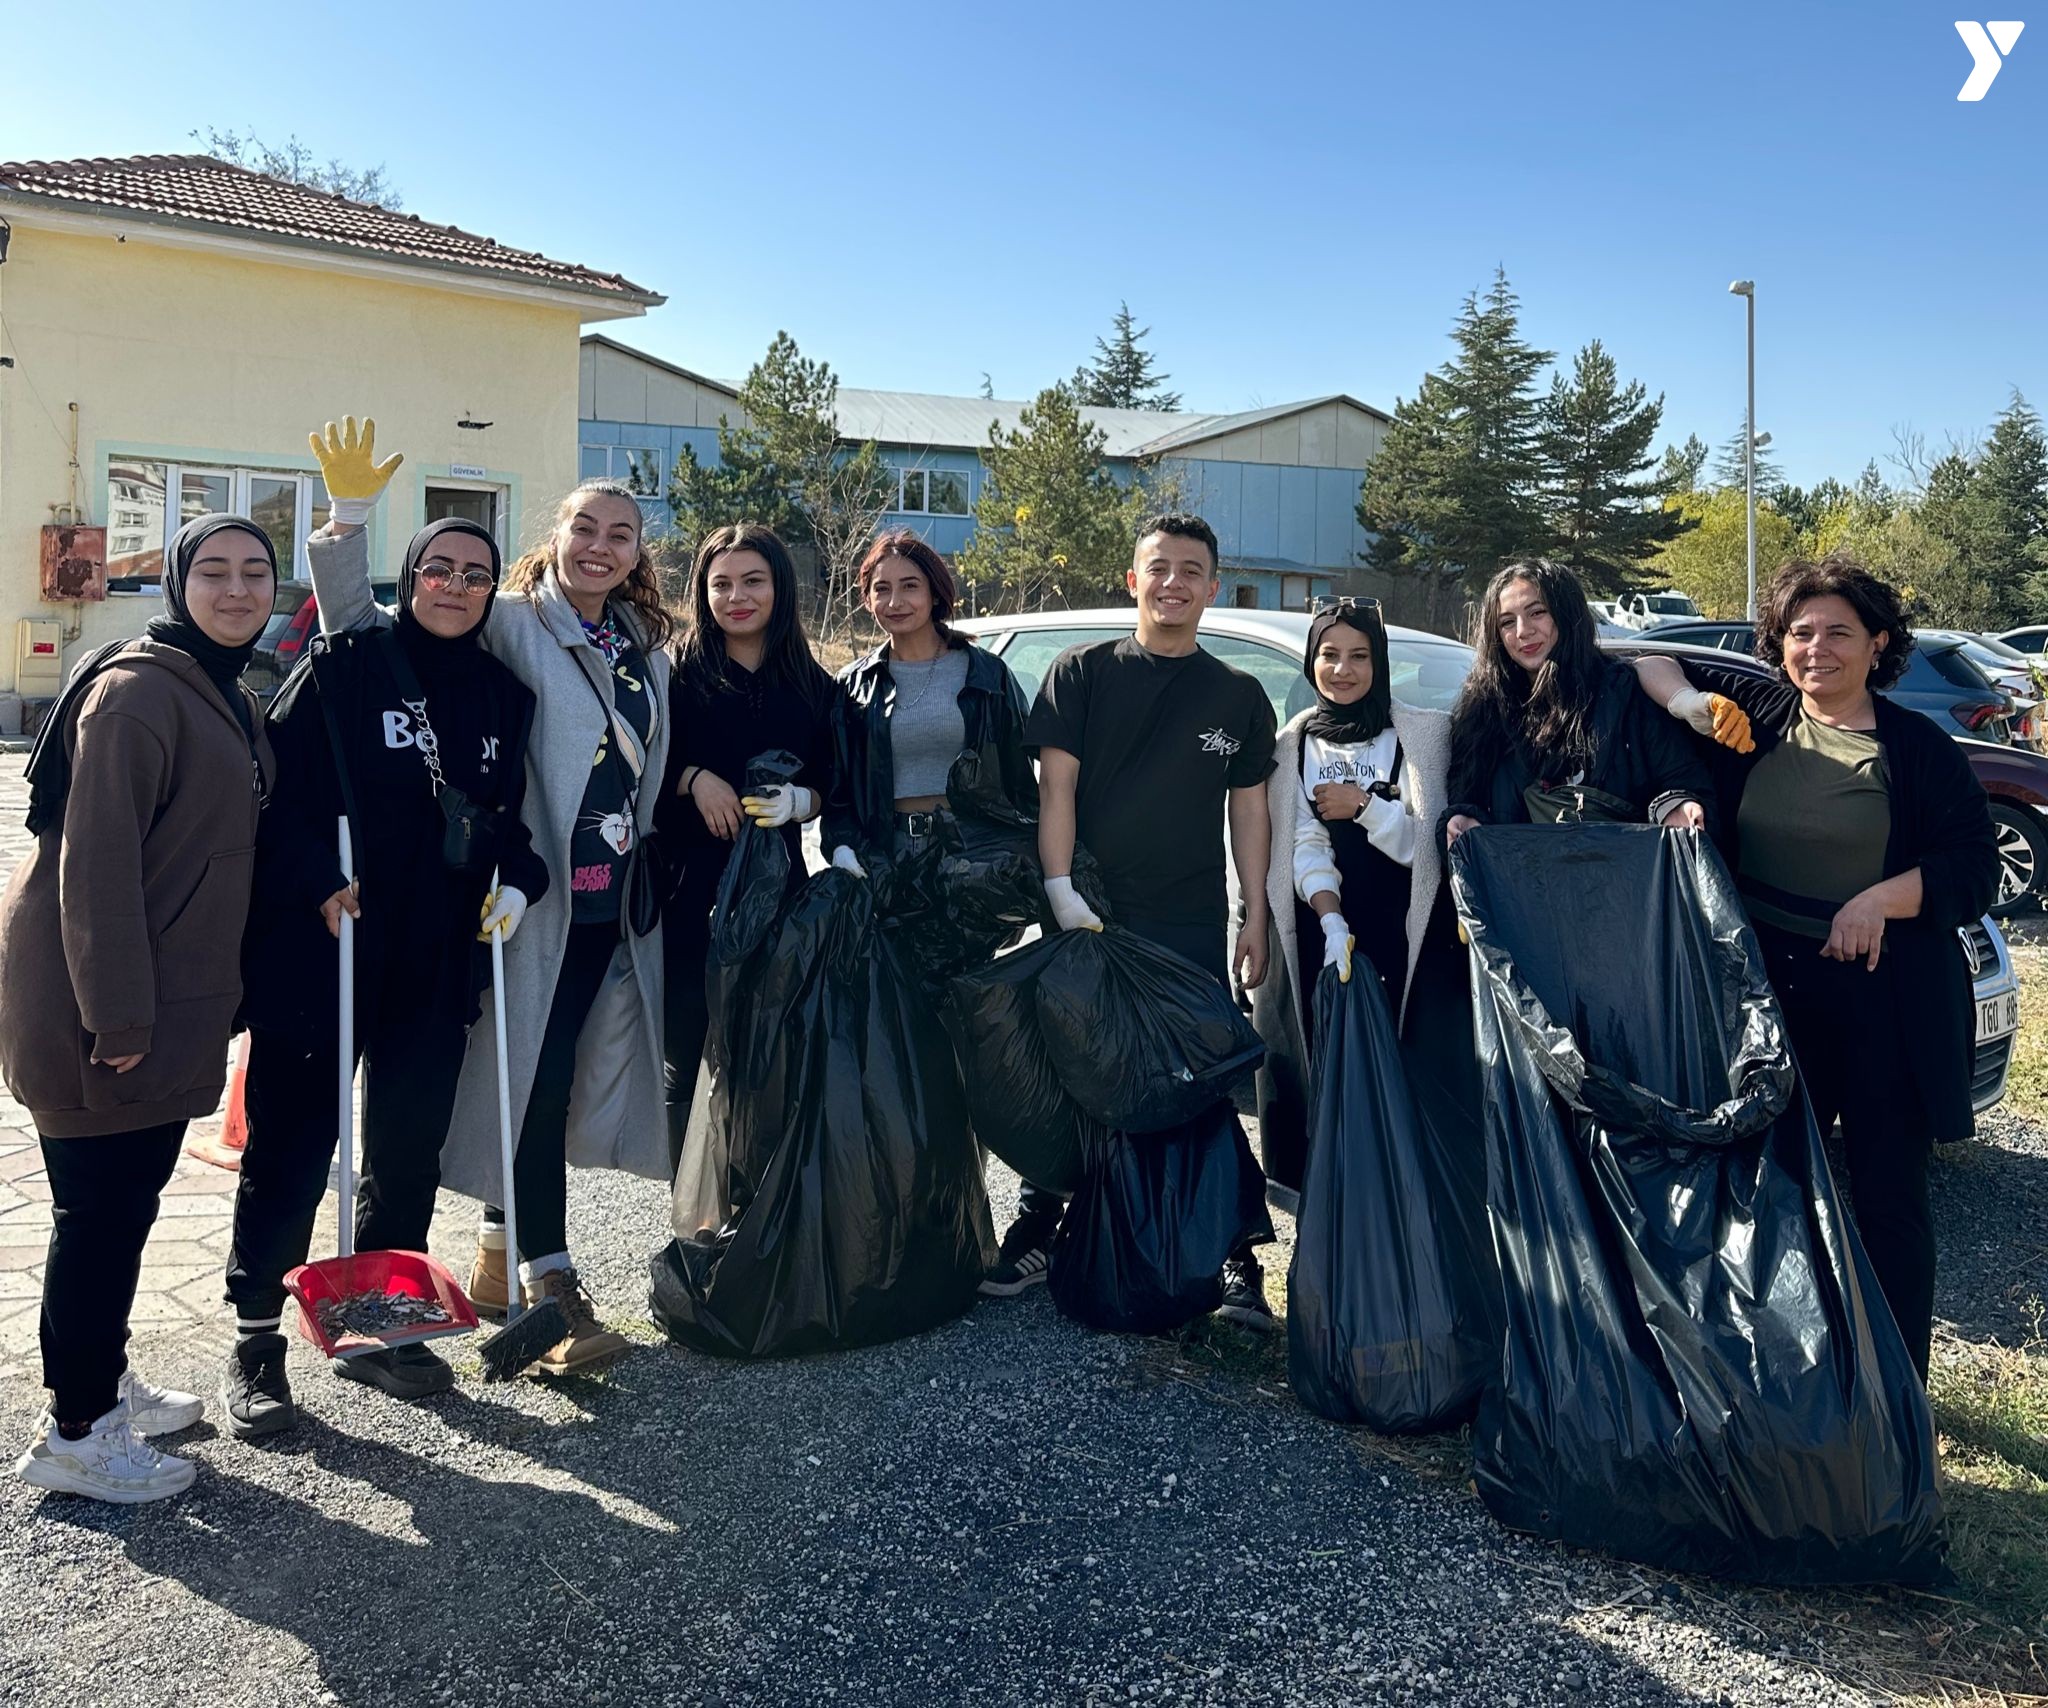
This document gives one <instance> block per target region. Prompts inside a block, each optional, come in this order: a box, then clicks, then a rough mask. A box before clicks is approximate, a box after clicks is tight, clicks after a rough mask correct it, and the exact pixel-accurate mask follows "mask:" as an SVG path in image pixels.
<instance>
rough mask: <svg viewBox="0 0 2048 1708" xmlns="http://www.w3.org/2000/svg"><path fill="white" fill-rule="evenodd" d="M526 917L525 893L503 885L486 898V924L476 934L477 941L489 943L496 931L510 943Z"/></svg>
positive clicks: (508, 885)
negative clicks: (513, 934)
mask: <svg viewBox="0 0 2048 1708" xmlns="http://www.w3.org/2000/svg"><path fill="white" fill-rule="evenodd" d="M525 917H526V895H525V893H524V892H523V891H521V890H518V889H515V888H514V887H513V886H512V885H510V884H504V885H501V886H500V887H499V888H497V889H495V890H493V891H492V892H491V893H490V894H489V895H487V896H485V897H484V924H483V929H482V930H481V931H479V932H478V933H477V934H476V940H477V941H478V942H479V943H488V942H489V941H490V940H491V933H492V932H494V931H495V932H497V933H499V934H500V935H501V936H502V937H503V938H504V939H505V941H506V942H507V943H509V942H511V941H512V933H513V932H515V931H517V930H518V929H519V922H520V921H521V920H522V919H524V918H525Z"/></svg>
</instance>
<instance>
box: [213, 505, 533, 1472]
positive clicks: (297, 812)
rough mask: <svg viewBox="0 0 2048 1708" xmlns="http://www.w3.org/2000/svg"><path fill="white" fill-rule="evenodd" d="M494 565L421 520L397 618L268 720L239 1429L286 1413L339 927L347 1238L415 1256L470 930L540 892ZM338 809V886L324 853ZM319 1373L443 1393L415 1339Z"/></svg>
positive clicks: (230, 1382) (323, 1107)
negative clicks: (348, 1015) (497, 626)
mask: <svg viewBox="0 0 2048 1708" xmlns="http://www.w3.org/2000/svg"><path fill="white" fill-rule="evenodd" d="M498 573H499V564H498V547H497V542H496V541H495V540H494V539H493V538H492V537H491V535H490V534H489V533H488V532H487V531H486V530H485V529H483V528H481V527H479V526H477V525H476V524H475V523H473V522H464V521H456V520H448V521H441V522H435V523H433V524H431V525H430V526H428V527H426V528H423V529H421V530H420V531H419V533H417V534H415V535H414V536H413V539H412V543H411V545H410V546H408V547H407V549H406V554H405V562H404V566H403V567H402V568H401V570H400V571H399V581H398V593H399V603H398V618H397V622H396V623H395V625H393V626H392V627H390V628H376V629H358V630H354V631H351V632H349V633H345V634H337V635H329V636H327V637H325V638H324V639H322V640H321V641H319V642H318V643H316V644H315V646H314V648H313V651H312V653H311V655H310V656H309V657H308V658H307V660H306V662H305V663H304V664H302V665H301V666H300V667H299V668H298V670H297V671H295V672H294V673H293V675H292V677H291V679H290V680H289V681H288V682H287V683H286V684H285V685H284V688H283V689H282V690H281V691H280V692H279V694H278V697H277V700H276V702H275V704H274V705H273V706H272V707H271V709H270V714H269V718H268V726H269V732H270V740H271V744H272V746H273V747H274V748H275V750H276V752H277V754H278V759H279V778H278V786H277V789H276V792H275V793H274V795H273V796H272V798H271V804H270V811H269V812H268V813H267V814H265V816H264V821H263V830H262V834H261V835H260V836H259V837H258V839H257V845H256V885H255V906H254V909H253V912H252V924H251V928H250V931H249V934H248V938H247V941H246V943H245V947H244V957H243V958H244V961H245V964H246V971H247V976H246V985H247V990H248V1003H247V1009H246V1012H247V1013H248V1014H249V1015H250V1017H251V1026H250V1034H251V1038H250V1053H249V1078H248V1110H249V1144H248V1149H247V1150H246V1151H245V1153H244V1154H243V1159H242V1177H241V1183H240V1186H239V1187H238V1188H237V1191H236V1196H235V1230H234V1247H233V1251H232V1253H231V1255H230V1257H229V1261H228V1301H229V1303H231V1304H232V1305H233V1306H234V1307H235V1316H236V1331H237V1332H236V1339H235V1345H234V1349H233V1351H232V1352H231V1354H230V1355H229V1358H228V1365H227V1373H226V1376H225V1378H224V1380H223V1383H222V1396H221V1397H222V1403H223V1405H224V1407H225V1409H226V1411H227V1415H228V1423H229V1427H230V1428H231V1429H232V1430H233V1431H234V1433H235V1434H236V1435H238V1436H242V1437H244V1438H245V1439H246V1438H248V1437H252V1436H258V1435H268V1434H271V1433H273V1432H275V1431H277V1430H280V1429H288V1428H290V1427H291V1425H292V1424H293V1423H294V1422H296V1421H297V1412H296V1410H295V1408H294V1405H293V1402H292V1397H291V1389H290V1387H289V1385H288V1384H287V1382H286V1380H285V1356H284V1354H285V1342H284V1337H283V1334H282V1333H281V1332H280V1324H281V1319H282V1315H283V1309H284V1300H285V1294H284V1277H285V1274H286V1272H287V1271H288V1270H290V1269H291V1268H292V1267H293V1266H294V1265H296V1264H300V1263H303V1262H305V1260H306V1257H307V1254H308V1250H309V1248H310V1245H311V1240H312V1232H313V1221H314V1216H315V1213H316V1211H317V1209H318V1207H319V1203H320V1198H321V1194H322V1193H323V1192H324V1191H325V1189H326V1185H327V1171H328V1167H329V1165H330V1163H331V1162H332V1161H333V1157H334V1145H335V1131H336V1128H337V1126H338V1116H339V1110H338V1109H337V1107H336V1103H335V1099H336V1097H337V1095H338V1093H337V1091H336V1085H337V1081H338V1077H339V1068H340V1063H339V1062H338V1060H337V1058H336V1053H335V1052H336V1048H337V1044H338V1032H339V1026H338V1022H339V1014H338V1012H337V1002H336V998H337V995H338V991H337V984H338V978H337V969H336V954H337V949H336V942H335V940H336V938H337V937H338V936H339V935H340V930H341V916H342V914H344V913H346V914H348V915H349V917H350V918H351V919H353V920H354V921H355V922H356V925H355V943H356V973H355V979H356V984H355V992H356V1012H355V1043H356V1049H357V1052H358V1054H359V1056H360V1057H361V1058H362V1059H364V1060H366V1061H367V1062H368V1064H369V1073H368V1084H367V1092H366V1095H365V1099H364V1109H363V1170H362V1185H361V1189H360V1191H359V1193H358V1195H357V1199H356V1205H355V1223H356V1248H357V1249H358V1250H359V1251H384V1250H395V1251H420V1250H424V1249H425V1247H426V1243H427V1227H428V1224H429V1222H430V1221H431V1220H432V1219H433V1213H434V1193H435V1190H436V1188H437V1186H438V1185H439V1182H440V1155H441V1146H442V1141H443V1140H444V1138H445V1137H446V1135H447V1132H448V1124H449V1117H450V1114H451V1113H452V1111H453V1109H454V1107H455V1089H456V1083H457V1080H458V1079H459V1077H460V1075H461V1071H462V1062H463V1054H464V1049H465V1046H466V1043H467V1037H468V1029H469V1027H470V1025H471V1023H472V1022H473V1021H474V1020H475V1019H476V1017H477V1015H478V1012H479V1009H480V1001H479V999H480V996H481V993H482V992H483V990H484V989H485V987H486V985H487V983H488V979H489V969H490V963H489V960H488V958H487V955H486V953H485V950H484V948H483V947H482V945H483V944H484V943H486V942H487V941H488V939H487V938H485V937H483V936H482V934H481V933H480V932H479V929H478V927H479V925H480V924H481V925H482V926H483V927H484V928H485V929H487V930H488V929H496V928H502V929H503V930H504V932H505V934H506V935H507V936H509V935H510V934H511V932H512V931H513V930H514V929H515V928H516V927H517V925H518V923H519V920H520V918H521V917H522V916H523V915H524V913H525V911H526V909H527V907H528V906H529V904H531V903H533V902H535V901H537V900H539V899H540V897H541V895H542V894H543V893H544V892H545V891H546V889H547V885H548V873H547V867H546V865H545V863H544V862H543V861H542V860H541V858H540V857H539V856H538V855H537V854H536V853H535V852H534V850H533V842H532V837H531V834H530V833H529V832H528V830H527V827H526V825H525V824H524V823H523V822H522V821H521V818H520V809H521V807H522V806H523V804H524V802H525V796H526V745H527V735H528V732H529V731H530V729H531V728H532V725H533V714H534V697H533V694H532V692H531V690H529V689H528V688H526V687H525V686H524V685H522V684H521V683H520V682H519V681H518V679H517V678H515V677H514V676H513V674H512V673H511V671H510V670H508V669H507V668H506V667H505V665H503V664H502V663H500V662H499V661H498V660H497V659H495V658H493V657H492V656H491V655H490V654H489V653H487V652H485V651H484V650H483V648H482V647H481V646H480V645H479V644H478V637H479V635H480V634H481V633H482V630H483V624H484V619H485V617H486V616H487V615H488V614H489V612H490V610H491V607H492V604H493V602H494V601H495V599H496V597H497V585H498ZM344 816H345V817H346V818H347V820H348V822H349V827H350V832H351V840H352V844H353V848H352V852H353V857H354V866H355V872H356V880H355V882H354V883H353V884H350V883H345V882H344V881H343V878H342V873H341V868H340V860H339V854H338V848H337V820H339V819H341V818H342V817H344ZM494 869H495V870H496V871H497V872H498V873H499V878H500V881H499V887H498V888H497V890H496V891H495V892H492V891H491V874H492V872H493V870H494ZM334 1370H335V1373H336V1374H337V1375H341V1376H346V1377H348V1378H350V1379H351V1380H354V1381H359V1382H367V1383H369V1384H371V1385H372V1386H374V1387H378V1388H381V1389H383V1390H384V1392H386V1393H388V1394H393V1395H396V1396H398V1397H400V1398H406V1399H411V1398H417V1397H419V1396H421V1395H424V1394H431V1393H437V1392H439V1391H441V1390H442V1389H444V1388H446V1387H448V1386H449V1385H450V1383H451V1382H452V1381H453V1376H452V1374H451V1372H450V1370H449V1368H448V1366H447V1364H445V1363H444V1362H443V1361H442V1360H441V1359H440V1358H438V1357H437V1356H435V1354H434V1353H433V1352H431V1351H430V1350H428V1348H426V1347H425V1346H423V1345H414V1346H407V1347H402V1348H399V1349H397V1350H394V1351H391V1352H373V1353H369V1354H367V1355H365V1356H362V1357H359V1358H351V1359H336V1360H335V1363H334Z"/></svg>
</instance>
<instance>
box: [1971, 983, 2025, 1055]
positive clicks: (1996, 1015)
mask: <svg viewBox="0 0 2048 1708" xmlns="http://www.w3.org/2000/svg"><path fill="white" fill-rule="evenodd" d="M2019 1029H2020V995H2019V992H2018V991H2009V992H2008V993H2007V994H2005V995H2004V996H1987V997H1986V998H1984V1000H1983V1001H1982V1002H1980V1003H1978V1004H1977V1042H1978V1043H1980V1044H1983V1043H1988V1042H1989V1041H1990V1040H1991V1039H1993V1038H2003V1037H2004V1036H2005V1035H2006V1033H2008V1032H2017V1031H2018V1030H2019Z"/></svg>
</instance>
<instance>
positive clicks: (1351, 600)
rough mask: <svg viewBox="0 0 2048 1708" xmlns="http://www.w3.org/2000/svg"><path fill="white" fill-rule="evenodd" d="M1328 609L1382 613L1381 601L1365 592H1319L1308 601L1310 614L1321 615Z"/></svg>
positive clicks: (1376, 614) (1313, 615) (1312, 615)
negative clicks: (1340, 593)
mask: <svg viewBox="0 0 2048 1708" xmlns="http://www.w3.org/2000/svg"><path fill="white" fill-rule="evenodd" d="M1328 611H1370V612H1371V613H1372V614H1373V615H1374V616H1375V617H1377V616H1378V615H1379V614H1380V602H1379V601H1378V600H1377V599H1375V598H1372V597H1371V596H1370V595H1369V594H1364V593H1346V594H1342V595H1339V594H1335V593H1319V594H1317V595H1316V596H1315V597H1314V598H1313V599H1311V600H1310V601H1309V602H1308V614H1309V615H1310V616H1311V617H1320V616H1322V615H1323V614H1324V613H1325V612H1328Z"/></svg>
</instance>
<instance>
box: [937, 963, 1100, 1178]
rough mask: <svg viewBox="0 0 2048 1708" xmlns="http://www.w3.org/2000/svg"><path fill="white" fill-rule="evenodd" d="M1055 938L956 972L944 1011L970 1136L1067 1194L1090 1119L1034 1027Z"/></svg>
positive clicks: (1078, 1175) (1026, 1175)
mask: <svg viewBox="0 0 2048 1708" xmlns="http://www.w3.org/2000/svg"><path fill="white" fill-rule="evenodd" d="M1059 941H1060V940H1059V938H1058V937H1057V936H1054V937H1049V938H1041V939H1040V940H1039V941H1038V942H1036V943H1033V944H1030V945H1028V946H1027V947H1025V948H1022V949H1018V950H1016V951H1014V952H1013V953H1011V954H1008V955H1004V956H1003V957H1002V958H1001V959H999V960H997V961H994V962H991V963H990V964H989V965H988V966H986V967H983V968H981V969H980V970H979V971H976V972H971V973H963V974H962V975H961V976H960V977H958V978H956V979H954V980H953V981H952V984H951V987H950V1000H949V1002H948V1003H947V1007H946V1014H947V1018H948V1021H949V1023H950V1024H951V1025H952V1027H953V1032H954V1040H955V1043H956V1044H957V1046H958V1049H959V1054H960V1077H961V1079H962V1081H963V1082H964V1084H965V1086H966V1089H967V1105H968V1110H969V1113H970V1114H972V1116H973V1117H974V1136H975V1137H976V1138H978V1139H979V1140H980V1141H981V1142H982V1143H983V1144H984V1145H986V1146H987V1147H988V1148H989V1149H990V1150H992V1151H993V1152H995V1154H996V1155H997V1156H999V1157H1001V1158H1002V1159H1003V1161H1005V1162H1006V1163H1008V1164H1009V1165H1010V1166H1011V1167H1012V1168H1014V1169H1015V1170H1016V1171H1017V1172H1018V1173H1019V1174H1020V1175H1022V1176H1023V1177H1024V1178H1025V1179H1026V1180H1028V1181H1031V1182H1032V1183H1033V1184H1035V1185H1038V1186H1044V1187H1047V1188H1049V1189H1050V1190H1052V1191H1054V1192H1072V1191H1073V1190H1074V1189H1075V1187H1077V1186H1079V1185H1080V1184H1081V1173H1082V1160H1083V1157H1082V1153H1083V1149H1084V1147H1085V1145H1086V1143H1087V1141H1088V1137H1089V1133H1090V1131H1091V1129H1093V1128H1094V1126H1095V1123H1093V1122H1091V1121H1090V1120H1089V1119H1088V1117H1087V1116H1086V1115H1085V1114H1083V1113H1082V1111H1081V1106H1080V1105H1079V1104H1078V1103H1076V1102H1075V1101H1074V1100H1073V1098H1071V1097H1069V1096H1068V1095H1067V1088H1066V1087H1065V1086H1064V1085H1063V1084H1062V1083H1061V1082H1060V1075H1059V1069H1058V1068H1056V1067H1055V1066H1054V1065H1053V1060H1052V1057H1051V1055H1050V1054H1049V1053H1048V1052H1047V1050H1046V1047H1045V1039H1044V1038H1043V1037H1042V1036H1041V1035H1040V1033H1039V1029H1038V975H1039V973H1040V972H1042V971H1043V970H1044V968H1045V966H1046V963H1047V962H1048V961H1049V960H1050V959H1051V958H1052V957H1053V955H1055V954H1056V953H1057V952H1058V948H1059Z"/></svg>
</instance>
